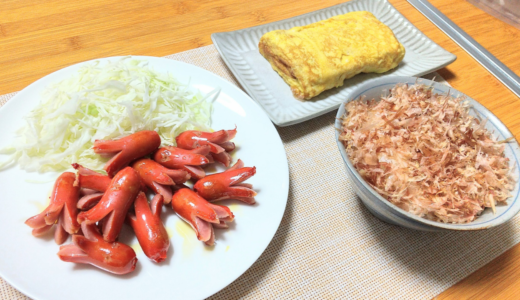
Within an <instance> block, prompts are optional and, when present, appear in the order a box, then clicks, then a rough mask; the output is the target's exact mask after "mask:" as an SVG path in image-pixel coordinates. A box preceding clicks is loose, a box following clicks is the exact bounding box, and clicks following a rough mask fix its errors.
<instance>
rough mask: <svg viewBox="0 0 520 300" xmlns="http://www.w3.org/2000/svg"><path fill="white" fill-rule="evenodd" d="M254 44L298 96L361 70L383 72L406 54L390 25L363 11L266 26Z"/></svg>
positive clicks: (314, 93) (307, 95)
mask: <svg viewBox="0 0 520 300" xmlns="http://www.w3.org/2000/svg"><path fill="white" fill-rule="evenodd" d="M258 47H259V49H260V53H261V54H262V55H263V56H264V57H265V58H266V59H267V60H268V61H269V63H270V64H271V66H272V67H273V69H274V70H275V71H276V72H277V73H278V74H279V75H280V76H281V77H282V78H283V80H284V81H285V82H286V83H287V84H288V85H289V86H290V87H291V90H292V92H293V94H294V96H295V97H296V98H298V99H310V98H312V97H315V96H317V95H319V94H320V93H321V92H323V91H325V90H328V89H331V88H334V87H338V86H342V85H343V81H344V80H345V79H348V78H351V77H353V76H354V75H356V74H359V73H370V72H375V73H383V72H386V71H388V70H390V69H393V68H395V67H397V65H398V64H399V63H400V62H401V60H402V59H403V57H404V54H405V49H404V47H403V45H401V43H399V41H398V40H397V38H396V37H395V36H394V33H393V32H392V30H391V29H390V28H388V26H386V25H385V24H383V23H381V22H380V21H379V20H378V19H377V18H376V17H375V16H374V15H373V14H372V13H370V12H367V11H357V12H350V13H347V14H344V15H339V16H335V17H332V18H329V19H326V20H323V21H320V22H316V23H312V24H309V25H306V26H301V27H294V28H291V29H289V30H274V31H270V32H268V33H266V34H264V35H263V36H262V37H261V38H260V42H259V44H258Z"/></svg>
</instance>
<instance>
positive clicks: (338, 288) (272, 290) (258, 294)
mask: <svg viewBox="0 0 520 300" xmlns="http://www.w3.org/2000/svg"><path fill="white" fill-rule="evenodd" d="M167 58H170V59H175V60H179V61H184V62H187V63H190V64H194V65H197V66H200V67H202V68H204V69H206V70H209V71H211V72H213V73H215V74H217V75H219V76H221V77H223V78H225V79H227V80H229V81H231V82H232V83H234V84H237V85H238V83H237V81H236V79H235V78H234V77H233V75H232V74H231V72H230V71H229V70H228V68H227V67H226V66H225V64H224V62H223V61H222V59H221V58H220V56H219V54H218V52H217V51H216V48H215V47H214V46H213V45H210V46H206V47H203V48H199V49H194V50H191V51H187V52H183V53H178V54H174V55H170V56H167ZM12 96H14V93H13V94H8V95H4V96H0V106H1V105H2V104H3V103H5V102H6V101H8V100H9V99H10V98H11V97H12ZM334 117H335V112H331V113H328V114H325V115H323V116H321V117H318V118H315V119H313V120H310V121H307V122H304V123H301V124H298V125H293V126H289V127H280V128H277V129H278V133H279V134H280V136H281V138H282V141H283V143H284V146H285V151H286V152H287V158H288V161H289V171H290V190H289V198H288V200H287V201H288V202H287V208H286V211H285V215H284V217H283V220H282V223H281V224H280V228H279V229H278V231H277V233H276V235H275V236H274V238H273V240H272V241H271V243H270V245H269V246H268V248H267V249H266V250H265V252H264V253H263V255H262V256H261V257H260V258H259V259H258V261H257V262H256V263H255V264H253V266H252V267H251V268H249V270H247V271H246V272H245V273H244V274H243V275H242V276H241V277H240V278H238V279H237V280H236V281H235V282H233V283H231V284H230V285H229V286H228V287H226V288H224V289H223V290H222V291H220V292H219V293H217V294H216V295H214V296H213V297H211V298H210V299H224V300H228V299H237V298H248V299H322V298H329V299H339V298H341V299H345V298H355V299H430V298H432V297H434V296H436V295H438V294H439V293H441V292H442V291H444V290H445V289H447V288H448V287H450V286H452V285H453V284H454V283H456V282H457V281H459V280H461V279H463V278H464V277H466V276H468V275H469V274H471V273H472V272H474V271H475V270H477V269H478V268H480V267H482V266H483V265H484V264H486V263H488V262H489V261H491V260H492V259H493V258H495V257H497V256H499V255H500V254H502V253H503V252H504V251H506V250H507V249H509V248H511V247H512V246H513V245H515V244H516V243H518V242H519V241H520V234H519V231H520V216H517V217H515V218H514V219H513V220H512V221H511V222H509V223H506V224H504V225H502V226H499V227H497V228H492V229H489V230H486V231H479V232H443V233H427V232H418V231H412V230H408V229H403V228H400V227H397V226H392V225H388V224H386V223H383V222H381V221H379V220H378V219H376V218H375V217H374V216H372V215H371V214H370V212H368V210H367V209H365V207H364V206H363V205H362V204H361V202H360V200H359V199H358V198H357V196H356V195H355V193H354V191H353V190H352V185H351V183H350V181H349V180H348V179H347V177H346V175H345V170H344V165H343V162H342V159H341V156H340V154H339V151H338V149H337V147H336V143H335V141H334V128H333V123H334ZM0 297H1V298H2V299H27V297H25V296H24V295H23V294H21V293H20V292H18V291H16V290H15V289H14V288H12V287H11V286H10V285H9V284H7V283H6V282H5V281H3V280H1V279H0ZM172 297H173V296H172Z"/></svg>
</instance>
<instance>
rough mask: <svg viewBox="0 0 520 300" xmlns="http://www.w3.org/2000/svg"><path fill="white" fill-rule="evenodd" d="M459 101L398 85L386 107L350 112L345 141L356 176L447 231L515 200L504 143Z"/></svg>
mask: <svg viewBox="0 0 520 300" xmlns="http://www.w3.org/2000/svg"><path fill="white" fill-rule="evenodd" d="M469 109H470V105H469V103H468V101H465V100H464V99H462V98H453V97H451V96H449V95H439V94H435V93H433V92H432V90H431V88H430V87H427V86H424V85H419V84H415V85H412V86H407V85H406V84H398V85H397V86H395V87H394V88H393V89H392V90H391V91H390V95H389V96H387V97H383V98H382V99H381V101H379V102H376V101H374V100H370V101H364V100H356V101H351V102H349V103H347V104H346V112H347V113H346V116H345V117H344V119H343V128H342V133H341V135H340V140H341V141H343V144H344V145H345V148H346V152H347V154H348V156H349V158H350V160H351V162H352V164H353V165H354V167H355V168H356V169H357V171H358V172H359V174H360V175H361V176H362V177H363V178H364V179H365V180H366V181H367V182H368V183H369V184H370V185H371V186H372V187H373V188H374V189H375V190H376V191H377V192H378V193H379V194H380V195H381V196H383V197H384V198H386V199H387V200H388V201H390V202H391V203H393V204H395V205H397V206H398V207H400V208H402V209H404V210H406V211H409V212H411V213H413V214H415V215H418V216H421V217H424V218H427V219H430V220H434V221H440V222H445V223H467V222H471V221H473V220H475V218H476V217H477V216H478V215H480V214H481V213H482V211H483V210H484V208H486V207H491V208H492V209H493V211H495V205H497V204H498V203H502V204H506V199H507V198H509V197H511V193H510V192H511V191H512V190H513V189H514V185H515V181H516V180H517V179H516V178H513V174H512V168H511V167H510V166H509V159H508V158H506V157H505V156H504V148H505V143H506V142H507V141H508V140H505V141H497V139H496V138H494V137H493V136H492V135H491V133H490V132H489V131H488V130H487V129H485V124H486V121H483V122H482V121H481V120H479V119H478V118H475V117H473V116H471V115H469V114H468V112H469Z"/></svg>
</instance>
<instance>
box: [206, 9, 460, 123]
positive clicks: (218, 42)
mask: <svg viewBox="0 0 520 300" xmlns="http://www.w3.org/2000/svg"><path fill="white" fill-rule="evenodd" d="M366 1H376V2H380V3H381V5H383V6H386V7H388V8H389V9H391V10H393V14H394V15H395V16H397V17H399V18H402V20H403V21H404V22H405V23H406V26H411V29H412V30H415V31H416V32H417V33H416V35H417V36H420V37H421V38H424V39H426V40H427V41H429V42H430V43H432V44H433V45H435V46H437V47H438V48H439V50H440V51H443V52H445V53H444V55H446V57H447V58H446V60H445V61H444V63H442V64H439V65H437V66H435V67H432V68H429V69H425V70H423V71H421V72H418V73H415V74H411V75H402V76H417V77H419V76H423V75H426V74H429V73H431V72H434V71H436V70H438V69H441V68H444V67H446V66H447V65H449V64H451V63H453V62H454V61H455V60H456V59H457V56H456V55H454V54H453V53H451V52H449V51H447V50H446V49H444V48H443V47H441V46H440V45H438V44H437V43H435V42H434V41H433V40H431V39H430V38H429V37H428V36H426V35H425V34H424V33H423V32H422V31H420V30H419V29H418V28H417V27H415V25H413V23H412V22H410V21H409V20H408V19H407V18H405V17H404V16H403V15H402V14H401V13H400V12H399V10H397V9H396V8H395V7H394V6H393V5H392V4H391V3H390V2H388V1H387V0H351V1H347V2H344V3H340V4H336V5H333V6H329V7H325V8H322V9H319V10H315V11H312V12H308V13H305V14H301V15H298V16H294V17H290V18H286V19H282V20H278V21H273V22H269V23H266V24H262V25H257V26H252V27H247V28H242V29H238V30H232V31H224V32H215V33H212V34H211V40H212V41H213V44H214V45H215V47H216V48H217V51H218V52H219V54H220V56H221V57H222V59H223V61H224V62H225V64H226V66H227V67H228V68H229V69H230V70H231V72H232V73H233V75H234V76H235V78H236V79H237V80H238V82H240V85H241V86H242V88H244V90H246V91H247V93H248V94H249V95H250V97H251V98H252V99H254V101H255V102H257V103H259V104H260V107H262V109H263V110H264V111H265V112H266V113H267V115H268V116H269V118H270V119H271V121H272V122H273V123H275V124H276V125H277V126H281V127H285V126H290V125H295V124H298V123H301V122H305V121H308V120H310V119H313V118H316V117H319V116H321V115H323V114H326V113H328V112H331V111H333V110H335V109H337V108H338V107H339V105H341V102H342V101H339V102H338V103H335V104H332V105H329V106H327V107H325V108H322V109H321V110H318V111H313V112H311V113H308V114H304V115H300V116H298V117H295V118H287V119H281V118H278V117H277V116H275V115H273V114H272V113H271V109H269V108H267V107H266V105H264V103H263V102H262V101H259V100H257V99H256V97H255V93H254V91H253V89H252V87H251V86H250V85H249V84H248V81H247V80H246V79H245V78H244V76H242V75H241V74H240V72H239V71H238V70H237V68H236V66H235V64H233V63H232V62H231V61H230V59H229V57H228V56H227V54H226V52H225V51H223V49H222V45H224V44H227V43H226V42H225V41H223V40H224V38H225V37H226V36H229V35H230V34H234V33H242V32H245V31H252V30H255V29H261V28H265V27H268V26H273V25H274V26H275V27H276V26H277V25H279V24H282V23H285V22H288V21H292V20H298V19H303V18H305V17H308V16H313V15H317V14H319V13H321V12H324V11H328V10H332V9H334V8H341V7H343V6H347V5H353V3H358V2H366ZM305 23H306V24H310V23H312V22H310V23H307V22H305ZM256 47H258V45H256ZM246 64H247V63H246ZM248 65H249V64H248ZM382 76H384V73H383V74H381V76H377V77H375V78H370V79H367V80H366V81H364V82H363V83H361V84H364V83H366V82H369V81H371V80H374V79H377V78H381V77H382ZM396 76H399V75H396ZM280 79H281V78H280ZM266 89H269V87H266ZM273 99H274V101H276V102H277V101H278V100H277V98H276V97H275V96H273Z"/></svg>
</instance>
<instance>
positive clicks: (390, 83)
mask: <svg viewBox="0 0 520 300" xmlns="http://www.w3.org/2000/svg"><path fill="white" fill-rule="evenodd" d="M398 83H407V84H409V85H413V84H415V83H421V84H425V85H431V86H432V87H433V89H434V92H435V93H439V94H446V93H449V94H450V95H452V96H454V97H458V96H465V97H466V99H467V100H468V101H469V102H470V104H471V105H472V107H473V108H472V109H470V114H471V115H474V116H476V115H477V112H478V114H479V115H480V116H481V117H482V118H483V119H488V122H487V125H486V128H487V129H488V130H490V131H491V132H493V135H494V136H497V135H498V136H499V139H500V140H504V139H506V138H509V137H511V136H513V135H512V134H511V132H510V131H509V130H508V129H507V127H506V126H505V125H504V124H503V123H502V122H501V121H500V120H499V119H498V118H497V117H496V116H495V115H493V114H492V113H491V112H490V111H489V110H487V109H486V108H485V107H484V106H482V105H481V104H480V103H478V102H477V101H475V100H473V99H471V98H470V97H468V96H467V95H465V94H463V93H461V92H459V91H457V90H455V89H453V88H452V87H450V86H447V85H444V84H441V83H437V82H433V81H431V80H427V79H423V78H417V77H405V76H392V77H384V78H378V79H374V80H371V81H369V82H367V83H366V84H364V85H362V86H360V87H358V88H357V89H355V90H353V91H352V92H351V93H350V95H349V96H348V98H347V99H348V100H347V102H348V101H352V100H356V99H359V98H360V97H361V96H365V97H366V98H367V99H376V100H379V99H381V96H382V95H388V91H389V90H390V89H391V88H392V87H394V86H395V85H396V84H398ZM345 103H346V102H345ZM344 115H345V105H341V106H340V107H339V109H338V113H337V115H336V123H335V127H336V128H341V120H342V118H343V116H344ZM339 134H340V132H339V131H336V142H337V144H338V148H339V151H340V153H341V156H342V157H343V161H344V163H345V167H346V171H347V175H348V177H349V178H350V179H351V181H352V182H353V184H354V190H355V191H356V193H357V194H358V196H359V198H361V201H362V202H363V204H364V205H365V206H366V207H367V208H368V210H369V211H370V212H371V213H372V214H374V215H375V216H376V217H378V218H379V219H381V220H383V221H385V222H387V223H390V224H394V225H399V226H402V227H406V228H410V229H416V230H423V231H441V230H480V229H487V228H490V227H493V226H497V225H499V224H502V223H504V222H507V221H508V220H510V219H511V218H512V217H513V216H515V215H516V214H517V213H518V211H519V210H520V200H519V194H520V191H519V183H518V181H517V182H516V186H515V189H514V190H513V191H512V192H511V193H512V195H513V196H512V197H511V198H509V199H508V200H507V205H497V206H496V213H493V211H492V210H491V209H490V208H487V209H485V210H484V212H483V213H482V214H481V215H480V216H478V217H477V218H476V219H475V220H474V221H473V222H470V223H466V224H451V223H442V222H435V221H431V220H427V219H424V218H421V217H418V216H416V215H414V214H411V213H409V212H407V211H405V210H403V209H401V208H399V207H397V206H395V205H394V204H392V203H390V202H389V201H387V200H386V199H384V198H383V197H382V196H381V195H379V194H378V193H377V192H376V191H375V190H374V189H373V188H372V187H370V185H369V184H368V183H366V182H365V180H364V179H363V178H362V177H361V176H360V175H359V173H358V172H357V171H356V169H355V168H354V166H353V165H352V163H351V162H350V159H349V158H348V155H347V153H346V152H345V147H344V146H343V144H342V142H340V141H339ZM505 155H506V156H507V157H508V158H509V160H510V164H514V165H516V166H515V167H514V172H515V175H516V176H517V177H516V178H518V173H519V170H520V163H519V159H520V150H519V145H518V143H517V142H516V140H514V139H513V141H511V142H509V143H508V144H507V145H506V148H505Z"/></svg>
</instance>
